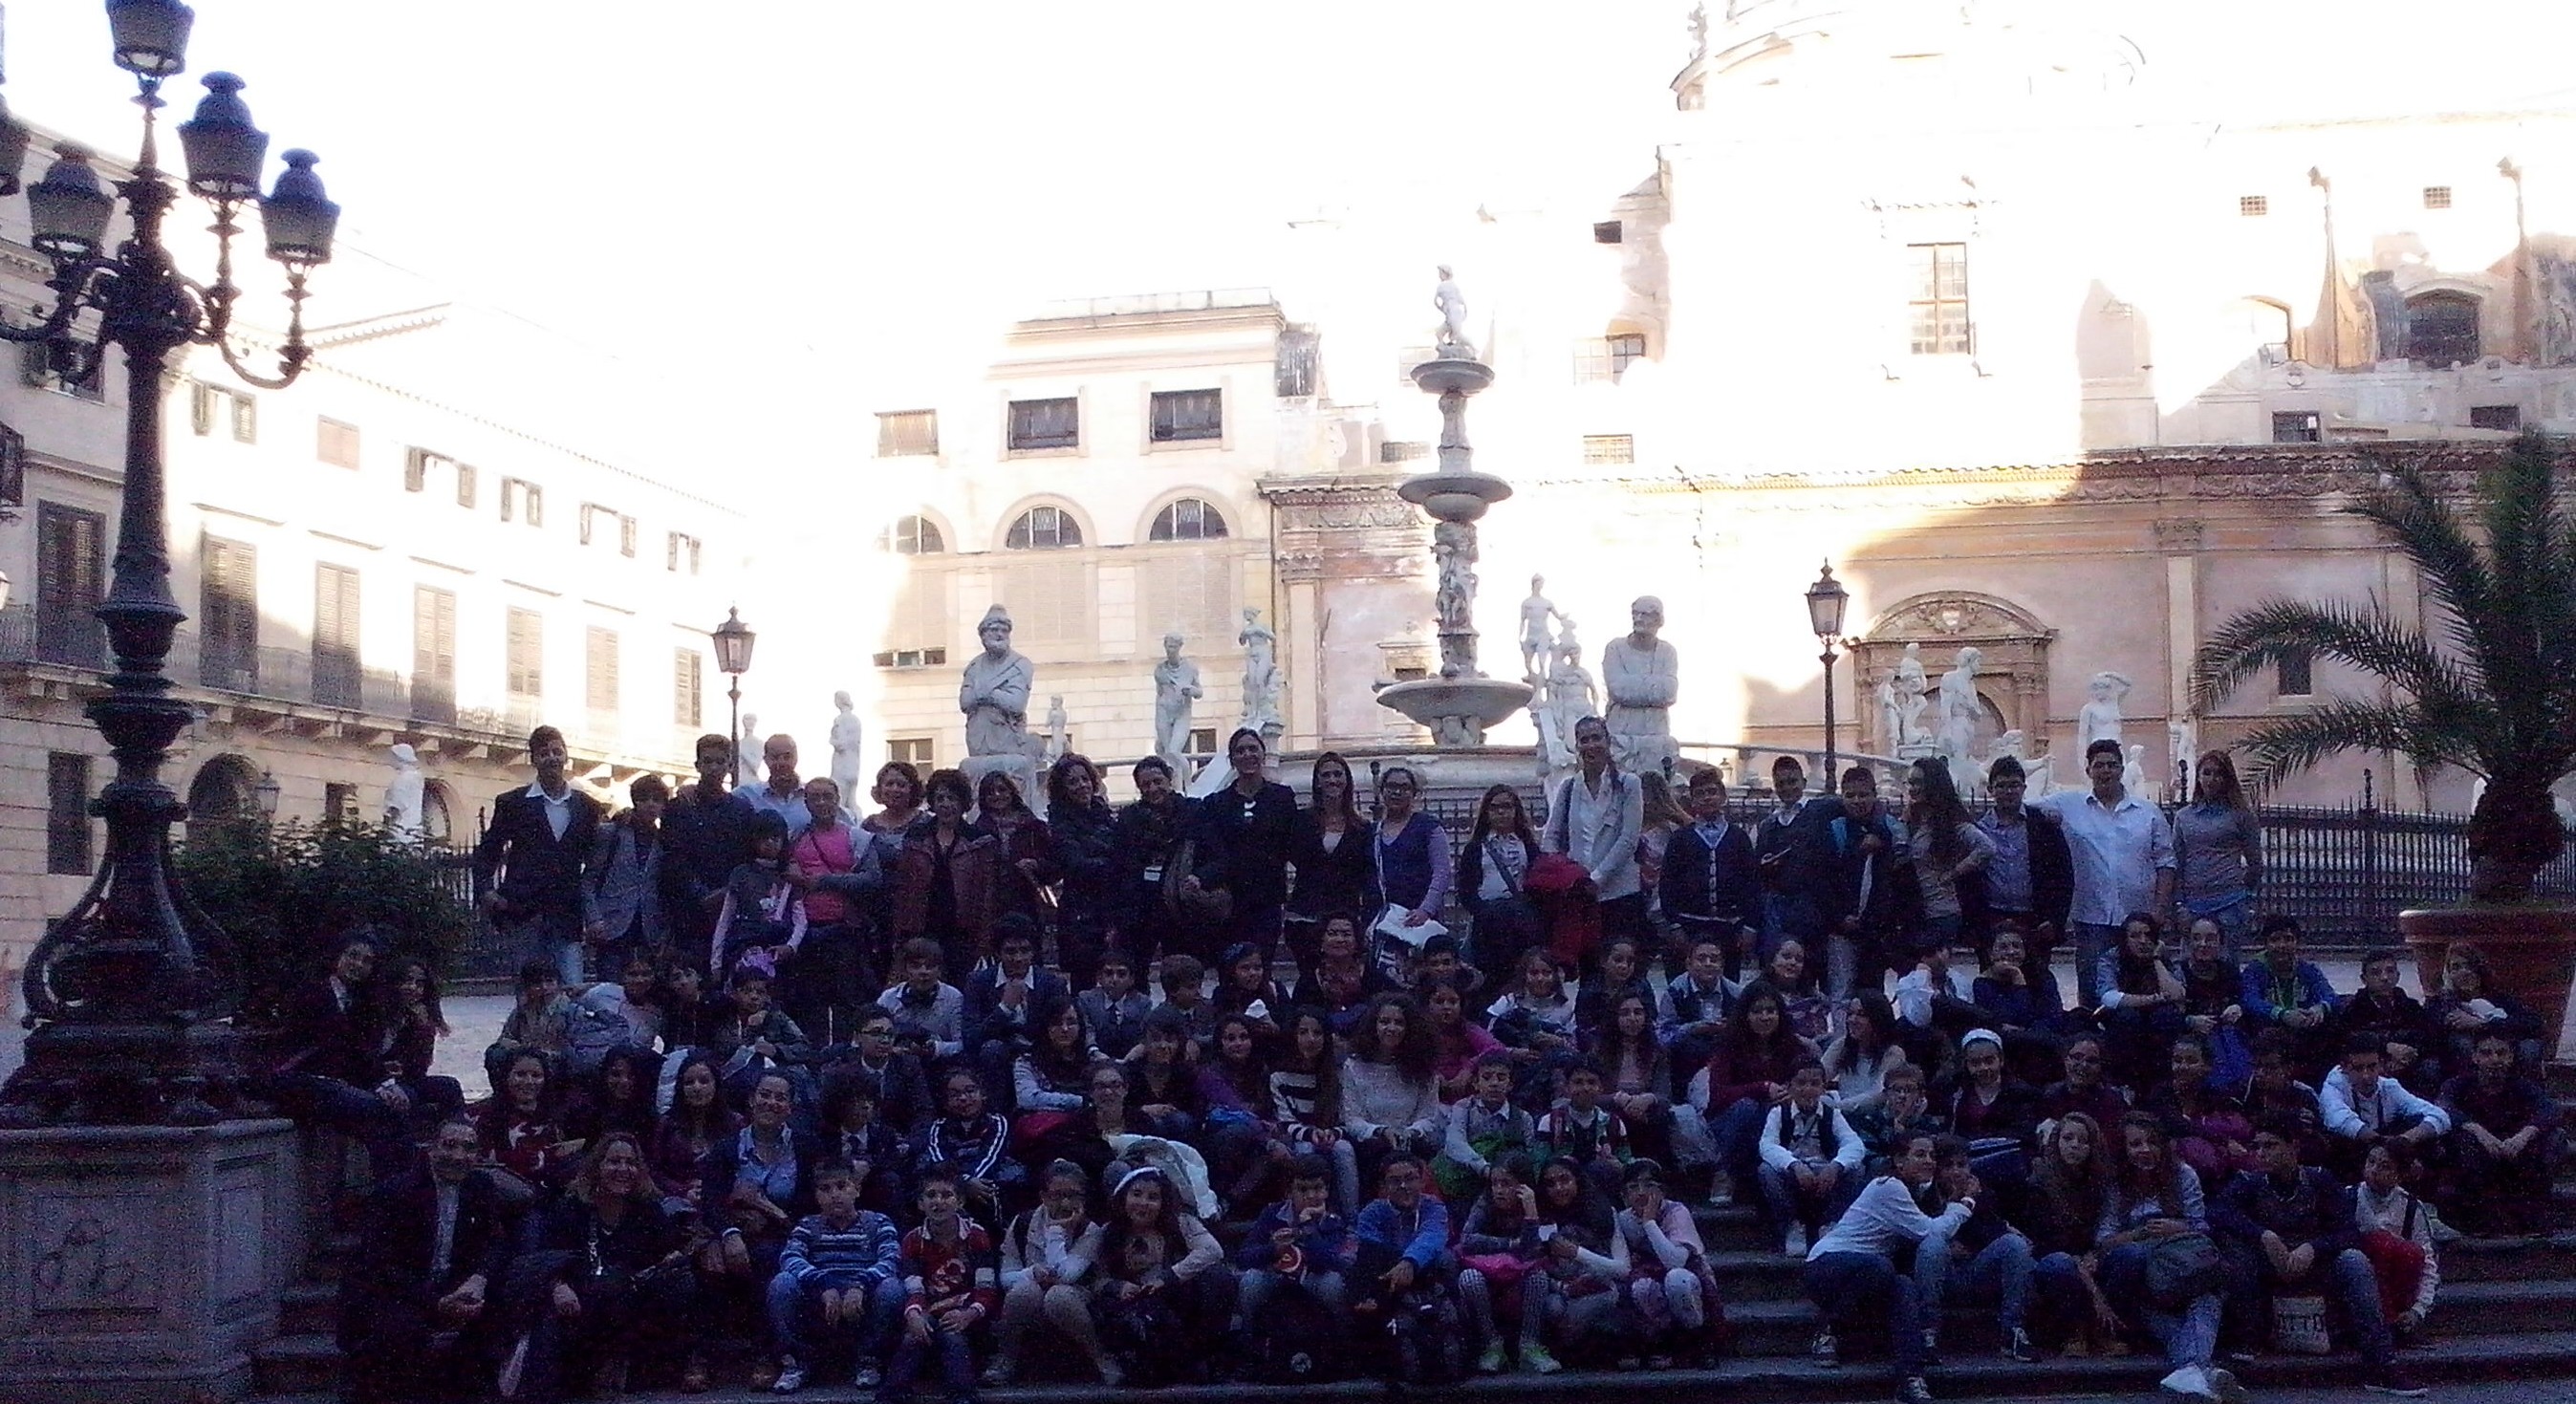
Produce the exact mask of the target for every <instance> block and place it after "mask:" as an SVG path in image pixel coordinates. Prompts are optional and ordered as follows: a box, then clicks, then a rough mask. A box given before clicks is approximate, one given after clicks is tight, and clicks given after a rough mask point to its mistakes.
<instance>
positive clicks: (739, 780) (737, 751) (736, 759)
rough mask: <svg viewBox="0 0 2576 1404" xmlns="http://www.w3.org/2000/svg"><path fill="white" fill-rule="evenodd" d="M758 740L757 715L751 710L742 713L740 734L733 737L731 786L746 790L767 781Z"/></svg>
mask: <svg viewBox="0 0 2576 1404" xmlns="http://www.w3.org/2000/svg"><path fill="white" fill-rule="evenodd" d="M760 742H761V736H760V717H759V715H758V714H757V713H753V712H745V713H743V714H742V734H741V735H740V736H737V737H735V738H734V739H733V787H734V788H735V789H737V790H748V789H752V788H754V787H755V786H758V785H762V784H765V783H767V781H768V778H769V776H768V773H767V771H765V770H764V769H763V768H762V766H761V763H760Z"/></svg>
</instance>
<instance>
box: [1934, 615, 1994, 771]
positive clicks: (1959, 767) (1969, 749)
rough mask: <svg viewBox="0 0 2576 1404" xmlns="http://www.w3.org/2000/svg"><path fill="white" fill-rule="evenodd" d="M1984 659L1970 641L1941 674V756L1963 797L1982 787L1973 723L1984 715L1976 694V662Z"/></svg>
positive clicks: (1982, 654)
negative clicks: (1956, 659) (1955, 661)
mask: <svg viewBox="0 0 2576 1404" xmlns="http://www.w3.org/2000/svg"><path fill="white" fill-rule="evenodd" d="M1984 659H1985V654H1984V652H1983V651H1982V650H1980V649H1978V648H1976V647H1975V646H1973V645H1971V646H1969V647H1967V648H1963V649H1960V650H1959V658H1958V662H1957V663H1956V664H1954V665H1953V666H1952V667H1951V669H1950V671H1948V672H1946V673H1943V674H1942V675H1941V693H1940V697H1941V716H1940V723H1941V732H1940V737H1939V740H1940V744H1941V759H1942V760H1943V761H1944V762H1946V763H1947V764H1948V765H1949V767H1950V780H1951V782H1952V783H1953V784H1955V785H1956V786H1958V790H1959V793H1960V794H1961V795H1962V796H1967V797H1974V796H1976V795H1978V794H1982V793H1983V792H1984V791H1985V776H1984V774H1983V773H1982V772H1980V771H1979V770H1978V769H1977V758H1976V743H1977V727H1978V725H1979V724H1980V723H1982V722H1983V721H1984V720H1985V718H1986V704H1985V703H1984V702H1983V701H1982V700H1980V699H1979V698H1978V696H1977V665H1978V664H1979V663H1980V662H1983V661H1984Z"/></svg>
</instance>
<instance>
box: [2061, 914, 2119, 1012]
mask: <svg viewBox="0 0 2576 1404" xmlns="http://www.w3.org/2000/svg"><path fill="white" fill-rule="evenodd" d="M2067 926H2068V927H2069V928H2070V932H2069V934H2071V935H2072V936H2073V937H2074V938H2075V1001H2076V1003H2077V1004H2078V1005H2079V1006H2081V1007H2082V1008H2084V1009H2087V1010H2091V1009H2096V1008H2099V1007H2100V1006H2101V1003H2102V982H2101V981H2100V980H2098V979H2096V978H2095V976H2096V975H2097V974H2098V973H2099V972H2100V970H2101V968H2102V953H2103V952H2104V951H2108V950H2116V949H2118V948H2119V944H2120V928H2118V927H2116V926H2097V925H2095V924H2094V923H2092V922H2089V921H2070V922H2068V923H2067Z"/></svg>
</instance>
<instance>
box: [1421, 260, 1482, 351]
mask: <svg viewBox="0 0 2576 1404" xmlns="http://www.w3.org/2000/svg"><path fill="white" fill-rule="evenodd" d="M1431 305H1432V306H1434V307H1437V308H1439V309H1440V341H1439V348H1440V349H1439V355H1440V359H1442V360H1444V361H1472V360H1474V359H1476V348H1475V346H1474V345H1473V344H1471V343H1470V342H1469V341H1468V340H1467V295H1466V294H1465V293H1462V292H1460V291H1459V290H1458V280H1457V279H1456V278H1454V277H1451V276H1450V273H1449V265H1448V264H1445V263H1444V264H1441V265H1440V286H1439V287H1437V288H1435V289H1433V290H1432V293H1431Z"/></svg>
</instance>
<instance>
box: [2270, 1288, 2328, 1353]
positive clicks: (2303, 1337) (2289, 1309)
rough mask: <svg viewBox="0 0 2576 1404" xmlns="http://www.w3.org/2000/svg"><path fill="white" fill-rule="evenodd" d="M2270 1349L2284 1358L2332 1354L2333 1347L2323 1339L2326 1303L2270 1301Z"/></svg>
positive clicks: (2307, 1299)
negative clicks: (2284, 1356)
mask: <svg viewBox="0 0 2576 1404" xmlns="http://www.w3.org/2000/svg"><path fill="white" fill-rule="evenodd" d="M2272 1345H2273V1348H2274V1349H2276V1350H2279V1351H2280V1352H2281V1353H2282V1354H2284V1355H2324V1354H2326V1353H2328V1352H2330V1351H2332V1350H2333V1349H2334V1346H2333V1344H2332V1343H2331V1342H2330V1341H2328V1340H2327V1339H2326V1299H2325V1298H2323V1297H2310V1296H2296V1297H2290V1296H2282V1297H2274V1298H2273V1299H2272Z"/></svg>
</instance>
